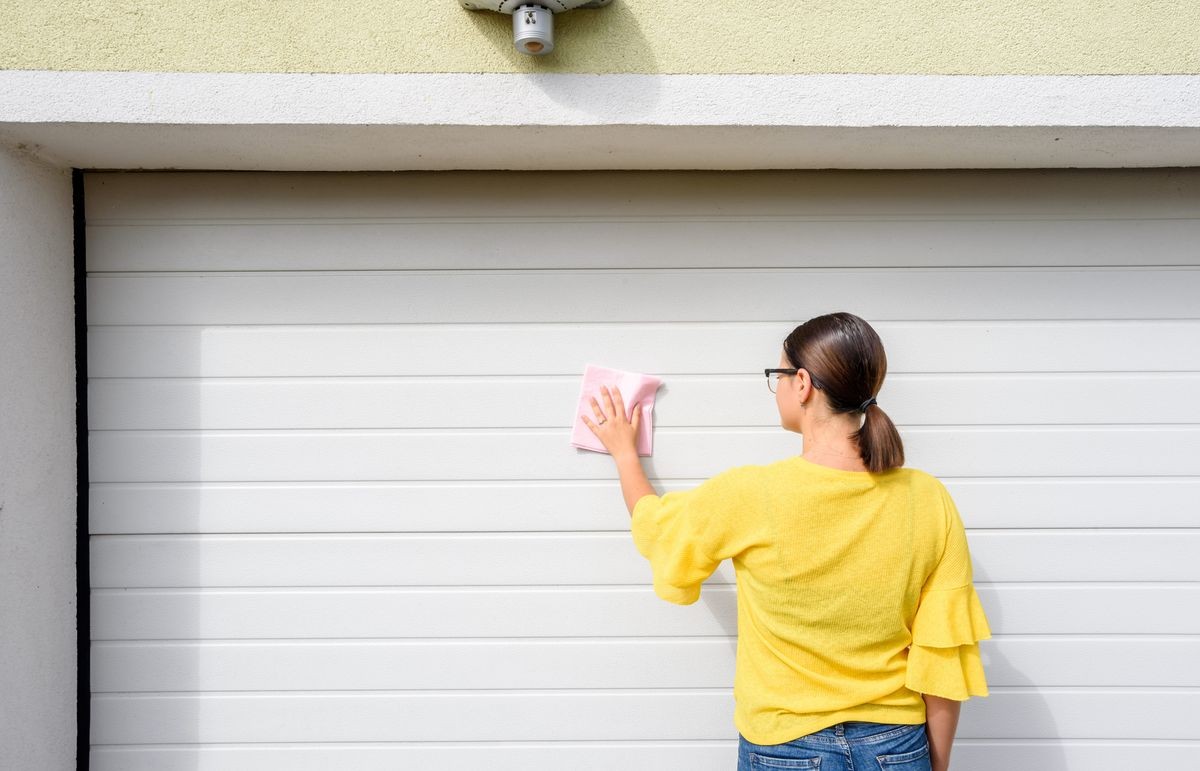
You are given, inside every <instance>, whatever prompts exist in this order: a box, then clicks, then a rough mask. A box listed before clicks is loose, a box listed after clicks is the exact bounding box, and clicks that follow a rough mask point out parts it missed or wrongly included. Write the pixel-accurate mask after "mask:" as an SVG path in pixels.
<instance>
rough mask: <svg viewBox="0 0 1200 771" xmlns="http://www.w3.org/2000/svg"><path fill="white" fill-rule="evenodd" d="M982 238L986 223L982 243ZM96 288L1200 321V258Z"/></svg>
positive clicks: (525, 306)
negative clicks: (812, 300) (1079, 264)
mask: <svg viewBox="0 0 1200 771" xmlns="http://www.w3.org/2000/svg"><path fill="white" fill-rule="evenodd" d="M961 226H962V224H960V227H961ZM570 227H571V228H572V229H576V230H578V229H579V226H578V225H572V226H570ZM178 235H179V236H180V237H184V235H185V234H178ZM979 237H980V235H979V234H977V233H976V234H972V243H973V242H974V241H975V239H978V238H979ZM572 238H573V239H580V238H583V239H586V238H587V236H586V234H580V233H574V234H573V235H572ZM574 242H575V241H574V240H572V243H574ZM1143 248H1144V247H1143ZM564 250H565V248H564ZM1131 287H1136V288H1137V291H1131V290H1130V288H1131ZM87 293H88V322H89V323H90V324H93V325H156V324H188V325H223V324H421V323H429V322H437V323H439V324H479V323H518V322H519V323H531V322H543V323H547V322H548V323H581V322H608V323H611V322H620V321H628V322H642V323H644V322H688V321H699V322H706V323H711V322H720V321H728V322H755V321H758V322H761V321H770V320H774V319H786V318H789V317H791V316H793V315H794V314H795V313H796V298H797V297H798V296H809V297H820V298H822V300H823V301H824V302H826V303H830V304H833V305H839V304H840V305H847V304H853V306H854V308H855V312H856V313H857V314H858V315H860V316H862V317H864V318H873V319H888V320H892V321H901V320H934V319H936V320H944V321H954V320H983V319H995V320H999V321H1011V320H1014V319H1030V320H1037V321H1045V320H1050V319H1092V318H1096V317H1097V316H1102V317H1103V318H1108V319H1188V318H1193V317H1195V315H1196V297H1197V296H1200V269H1197V268H1195V267H1169V268H1164V267H1154V268H1149V267H1145V268H1075V269H1061V268H947V269H935V268H911V267H905V268H874V269H856V270H848V269H840V268H802V269H793V270H784V269H770V268H757V269H745V268H742V267H740V266H739V268H712V269H706V268H692V269H689V270H686V271H673V270H666V269H648V268H643V269H639V270H636V271H614V270H587V269H580V268H571V269H567V270H556V271H555V270H551V271H518V270H510V269H506V270H496V271H448V270H437V271H406V272H342V273H332V272H324V271H304V272H298V273H288V272H280V271H268V272H255V273H248V272H247V273H234V272H230V273H210V274H192V273H189V274H186V275H184V274H180V275H162V274H159V275H151V276H145V275H135V274H121V275H113V276H90V277H89V278H88V279H87ZM618 296H619V297H620V298H621V302H620V303H613V301H612V298H613V297H618ZM666 297H669V298H671V299H670V302H663V298H666Z"/></svg>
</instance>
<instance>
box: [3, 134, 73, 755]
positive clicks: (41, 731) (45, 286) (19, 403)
mask: <svg viewBox="0 0 1200 771" xmlns="http://www.w3.org/2000/svg"><path fill="white" fill-rule="evenodd" d="M70 174H71V173H70V171H69V170H66V169H57V168H52V167H49V166H44V165H42V164H41V163H40V162H38V161H35V160H32V159H30V158H29V157H26V156H24V155H21V154H18V153H15V152H13V151H10V150H8V149H4V148H0V233H2V234H3V237H2V238H0V266H2V267H3V270H4V274H3V275H4V277H3V279H0V651H3V656H0V701H2V703H0V714H3V716H4V719H3V720H0V768H3V769H6V770H11V771H34V770H35V769H36V771H59V769H64V770H65V769H71V768H75V731H76V719H75V715H76V698H75V692H76V691H75V689H76V662H75V646H76V643H75V640H76V638H75V634H76V625H75V611H76V598H75V343H74V339H75V329H74V323H75V322H74V309H73V302H74V301H73V297H74V286H73V276H74V273H73V261H72V246H71V245H72V230H71V207H72V204H71V176H70Z"/></svg>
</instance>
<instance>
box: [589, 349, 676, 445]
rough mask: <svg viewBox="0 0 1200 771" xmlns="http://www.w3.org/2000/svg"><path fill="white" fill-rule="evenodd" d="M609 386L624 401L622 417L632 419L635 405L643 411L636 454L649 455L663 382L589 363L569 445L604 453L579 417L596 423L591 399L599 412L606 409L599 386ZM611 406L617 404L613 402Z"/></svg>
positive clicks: (601, 443)
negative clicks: (655, 400) (656, 397)
mask: <svg viewBox="0 0 1200 771" xmlns="http://www.w3.org/2000/svg"><path fill="white" fill-rule="evenodd" d="M602 385H606V386H608V390H609V393H611V392H612V391H614V390H619V391H620V392H621V398H622V399H623V400H624V401H625V413H626V415H625V417H626V418H627V419H628V420H631V421H632V420H633V405H634V404H637V406H638V408H639V409H640V410H641V411H642V418H641V422H640V423H639V424H638V435H637V454H638V455H650V454H651V453H652V452H653V448H654V420H653V414H654V395H655V394H656V393H657V392H658V387H659V386H660V385H662V380H661V379H660V378H656V377H654V376H653V375H641V374H638V373H637V372H623V371H622V370H619V369H609V368H608V367H599V366H596V365H595V364H588V365H587V367H586V368H585V369H584V371H583V385H582V386H581V387H580V389H579V404H578V406H576V408H575V423H574V424H573V427H572V428H571V444H573V445H575V446H576V447H581V448H583V449H585V450H594V451H596V452H603V453H607V452H608V450H606V449H604V443H603V442H601V441H600V439H599V438H598V437H597V436H596V435H595V434H594V433H592V429H590V428H588V425H587V423H584V422H583V418H582V417H581V416H583V415H587V416H588V420H590V421H592V422H593V423H595V422H596V413H595V412H594V411H592V402H591V397H593V396H594V397H596V402H597V403H598V404H599V405H600V408H601V409H602V410H607V409H608V408H607V406H606V405H605V403H604V393H603V392H602V391H601V390H600V386H602ZM613 403H614V406H615V404H616V401H615V400H614V402H613Z"/></svg>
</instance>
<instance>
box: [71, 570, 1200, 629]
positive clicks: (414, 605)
mask: <svg viewBox="0 0 1200 771" xmlns="http://www.w3.org/2000/svg"><path fill="white" fill-rule="evenodd" d="M978 592H979V596H980V598H981V600H982V602H983V605H984V608H985V609H986V611H987V613H988V618H989V620H990V621H991V622H992V624H993V626H994V628H993V632H994V633H995V634H1131V633H1137V634H1200V614H1195V613H1183V612H1180V608H1194V607H1198V606H1200V584H1196V583H1184V584H1161V583H1144V584H1138V583H1129V584H1124V585H1111V584H1109V585H1093V584H1088V583H1076V584H1062V583H1060V584H1057V585H1047V584H1024V585H1023V584H980V585H979V586H978ZM736 603H737V593H736V589H735V587H734V586H733V585H729V584H711V585H706V586H705V587H704V588H703V589H702V591H701V596H700V600H699V601H698V603H697V604H695V605H692V606H678V605H672V604H670V603H665V602H663V601H662V600H661V599H659V598H658V597H657V596H655V594H654V591H653V589H652V588H651V587H650V586H648V585H647V586H625V587H507V588H490V589H481V588H478V587H446V588H442V589H430V588H427V587H413V588H409V589H402V588H395V587H391V588H374V589H361V588H357V589H356V588H335V587H328V588H321V589H313V588H292V589H262V588H242V589H220V588H205V589H136V588H124V587H122V588H112V589H96V590H93V593H92V611H93V612H92V619H93V620H92V639H93V640H153V639H159V640H163V639H172V640H176V639H183V640H199V639H251V638H253V639H308V638H328V637H338V638H341V637H353V638H393V637H403V638H426V637H455V638H460V637H487V638H490V637H596V636H614V635H617V636H626V635H635V636H642V635H655V636H661V635H685V636H706V635H718V636H729V635H735V634H736V633H737V612H736Z"/></svg>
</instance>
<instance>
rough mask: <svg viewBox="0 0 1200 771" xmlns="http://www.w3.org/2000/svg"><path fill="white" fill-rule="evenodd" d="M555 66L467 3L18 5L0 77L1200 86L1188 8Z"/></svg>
mask: <svg viewBox="0 0 1200 771" xmlns="http://www.w3.org/2000/svg"><path fill="white" fill-rule="evenodd" d="M555 27H556V39H557V41H558V47H557V48H556V50H555V51H554V53H552V54H550V55H549V56H546V57H531V56H525V55H523V54H519V53H517V52H516V51H514V50H513V47H512V29H511V19H510V17H508V16H501V15H499V14H495V13H490V12H472V11H467V10H464V9H463V8H462V7H461V6H460V5H459V4H458V2H456V0H430V1H428V2H397V0H342V1H341V2H337V3H330V2H327V1H326V0H236V1H231V2H225V3H216V4H214V3H196V2H194V0H157V2H153V3H145V2H141V1H140V0H90V1H86V0H81V1H80V2H72V3H47V2H45V0H12V1H10V2H6V3H4V4H3V6H2V7H0V69H45V70H121V71H161V72H330V73H349V72H597V73H599V72H604V73H613V72H630V73H872V74H882V73H909V74H973V75H986V74H1062V75H1071V74H1098V75H1108V74H1192V73H1200V46H1197V45H1196V40H1197V38H1198V37H1200V3H1196V2H1194V0H1059V1H1058V2H1048V1H1047V0H789V1H788V2H778V0H776V2H764V0H742V1H741V2H727V3H721V4H713V3H707V2H701V0H677V1H676V2H665V3H664V2H647V0H615V2H613V4H612V5H610V6H609V7H607V8H602V9H592V10H576V11H572V12H570V13H567V14H562V15H558V16H556V17H555Z"/></svg>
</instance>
